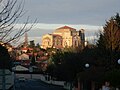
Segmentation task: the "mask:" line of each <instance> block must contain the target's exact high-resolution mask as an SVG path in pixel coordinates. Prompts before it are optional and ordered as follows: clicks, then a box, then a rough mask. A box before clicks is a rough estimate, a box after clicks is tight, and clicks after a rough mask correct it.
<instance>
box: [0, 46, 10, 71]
mask: <svg viewBox="0 0 120 90" xmlns="http://www.w3.org/2000/svg"><path fill="white" fill-rule="evenodd" d="M0 50H1V51H0V69H10V70H11V66H12V61H11V58H10V55H9V53H8V51H7V49H6V48H5V47H3V46H2V45H0Z"/></svg>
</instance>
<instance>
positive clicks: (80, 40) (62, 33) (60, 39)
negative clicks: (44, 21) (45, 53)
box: [42, 26, 85, 49]
mask: <svg viewBox="0 0 120 90" xmlns="http://www.w3.org/2000/svg"><path fill="white" fill-rule="evenodd" d="M84 43H85V35H84V30H83V29H81V30H79V31H76V29H74V28H72V27H69V26H63V27H60V28H58V29H56V30H55V31H54V32H53V33H52V34H46V35H43V36H42V48H44V49H47V48H58V49H61V48H65V47H67V48H68V47H80V46H81V47H84Z"/></svg>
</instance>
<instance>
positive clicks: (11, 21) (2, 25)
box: [0, 0, 36, 43]
mask: <svg viewBox="0 0 120 90" xmlns="http://www.w3.org/2000/svg"><path fill="white" fill-rule="evenodd" d="M23 14H24V0H21V1H18V0H0V42H4V43H8V42H12V41H18V40H17V39H19V38H20V37H21V36H22V35H23V34H24V33H26V32H28V31H29V30H30V29H31V28H32V27H33V25H34V23H35V22H36V20H35V21H34V22H33V24H32V25H30V26H28V22H29V17H27V18H26V21H25V22H24V24H23V25H22V26H21V27H19V28H16V27H15V26H16V24H17V23H18V21H19V20H20V18H21V17H22V15H23Z"/></svg>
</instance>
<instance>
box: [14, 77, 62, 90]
mask: <svg viewBox="0 0 120 90" xmlns="http://www.w3.org/2000/svg"><path fill="white" fill-rule="evenodd" d="M15 90H64V89H63V88H62V87H60V86H54V85H50V84H46V83H44V82H42V81H40V80H30V79H28V80H25V81H19V80H16V87H15Z"/></svg>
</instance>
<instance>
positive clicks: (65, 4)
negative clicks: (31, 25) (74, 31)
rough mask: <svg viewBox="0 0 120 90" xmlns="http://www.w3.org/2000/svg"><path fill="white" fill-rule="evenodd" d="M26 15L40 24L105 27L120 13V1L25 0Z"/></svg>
mask: <svg viewBox="0 0 120 90" xmlns="http://www.w3.org/2000/svg"><path fill="white" fill-rule="evenodd" d="M25 9H26V11H28V12H27V14H26V15H29V16H31V18H37V19H38V21H39V22H40V23H56V24H57V23H59V24H91V25H103V24H104V23H105V20H107V19H109V18H110V17H111V16H113V15H115V13H116V12H120V7H119V0H25Z"/></svg>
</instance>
